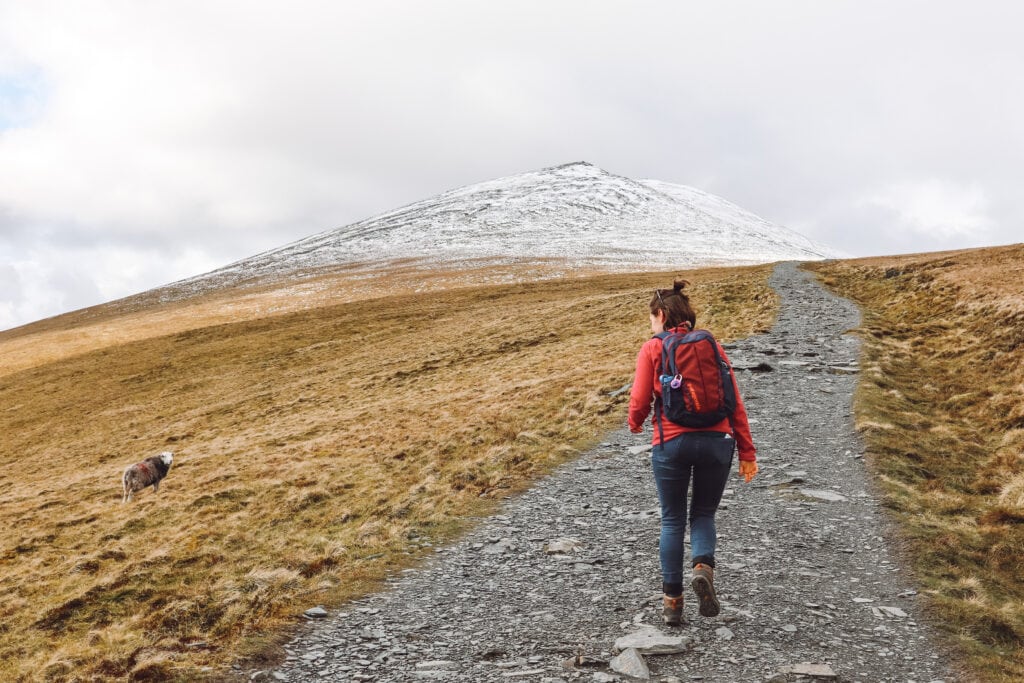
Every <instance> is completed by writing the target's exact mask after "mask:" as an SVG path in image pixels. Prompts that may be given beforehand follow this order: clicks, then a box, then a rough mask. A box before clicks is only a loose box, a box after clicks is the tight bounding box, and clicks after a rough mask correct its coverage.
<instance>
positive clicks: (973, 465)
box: [812, 245, 1024, 682]
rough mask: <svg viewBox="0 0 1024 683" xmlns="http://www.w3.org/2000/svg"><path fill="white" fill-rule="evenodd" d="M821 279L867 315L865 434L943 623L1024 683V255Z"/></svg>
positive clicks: (953, 255) (928, 258) (978, 666)
mask: <svg viewBox="0 0 1024 683" xmlns="http://www.w3.org/2000/svg"><path fill="white" fill-rule="evenodd" d="M812 267H813V269H815V270H816V271H817V272H818V273H819V275H820V277H822V279H823V280H824V281H825V283H826V284H828V285H829V286H831V287H832V288H834V289H836V290H837V291H838V292H839V293H841V294H843V295H844V296H847V297H849V298H851V299H853V300H855V301H857V302H858V303H859V304H860V305H861V306H862V308H863V311H864V314H865V318H864V323H863V326H862V329H861V332H862V336H863V338H864V341H865V348H864V359H863V362H862V365H863V368H864V376H863V379H862V382H861V385H860V387H859V389H858V393H857V396H856V413H857V420H858V425H859V427H860V429H861V430H862V432H863V434H864V437H865V439H866V442H867V447H868V451H869V454H870V462H871V464H872V466H873V468H874V469H875V471H876V473H877V474H878V475H879V476H880V478H881V479H882V481H883V485H884V487H885V491H886V495H887V501H886V502H887V504H888V505H889V506H890V507H891V508H892V509H894V510H895V511H896V513H897V515H898V517H899V519H900V521H901V523H902V526H903V528H904V529H905V531H906V534H907V537H908V539H909V541H910V550H911V555H912V557H913V560H914V562H915V568H916V571H917V574H918V577H919V579H920V581H921V583H922V585H923V586H924V587H925V588H926V589H927V591H928V593H929V595H930V607H931V609H932V611H933V613H934V615H935V616H937V620H936V621H937V622H938V623H939V624H940V625H941V626H943V627H944V628H945V629H947V630H948V632H949V634H950V638H951V640H952V642H954V643H955V645H956V647H957V648H958V649H959V651H960V653H961V655H962V656H963V658H964V659H965V661H966V662H967V663H968V664H969V665H970V666H971V668H972V669H973V671H974V672H976V674H977V675H978V677H979V678H980V679H981V680H985V681H998V682H1009V681H1021V680H1024V649H1022V643H1024V245H1014V246H1009V247H1001V248H993V249H982V250H972V251H962V252H949V253H941V254H923V255H913V256H902V257H885V258H873V259H860V260H855V261H841V262H832V263H828V264H822V265H816V266H812Z"/></svg>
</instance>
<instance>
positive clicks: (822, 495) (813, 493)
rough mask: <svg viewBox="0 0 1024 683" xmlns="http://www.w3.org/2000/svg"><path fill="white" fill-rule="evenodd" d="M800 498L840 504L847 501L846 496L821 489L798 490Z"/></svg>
mask: <svg viewBox="0 0 1024 683" xmlns="http://www.w3.org/2000/svg"><path fill="white" fill-rule="evenodd" d="M798 491H799V493H800V495H801V496H806V497H807V498H814V499H815V500H825V501H828V502H830V503H842V502H844V501H847V500H849V499H848V498H847V497H846V496H844V495H842V494H841V493H836V492H835V491H825V490H823V489H798Z"/></svg>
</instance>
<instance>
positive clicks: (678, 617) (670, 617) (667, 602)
mask: <svg viewBox="0 0 1024 683" xmlns="http://www.w3.org/2000/svg"><path fill="white" fill-rule="evenodd" d="M663 604H664V607H663V608H662V610H661V616H662V618H663V619H664V620H665V625H666V626H679V625H680V624H681V623H683V596H682V595H680V596H679V597H677V598H670V597H669V596H667V595H666V596H665V598H664V602H663Z"/></svg>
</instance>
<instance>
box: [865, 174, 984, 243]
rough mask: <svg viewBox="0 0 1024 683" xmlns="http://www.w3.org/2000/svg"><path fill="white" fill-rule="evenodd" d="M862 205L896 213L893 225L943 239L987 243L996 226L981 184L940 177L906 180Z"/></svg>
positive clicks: (896, 227) (894, 227) (918, 233)
mask: <svg viewBox="0 0 1024 683" xmlns="http://www.w3.org/2000/svg"><path fill="white" fill-rule="evenodd" d="M862 206H867V207H875V208H879V209H883V210H886V211H889V212H891V213H893V214H894V215H895V216H897V217H898V224H897V225H893V226H891V227H892V228H893V229H897V230H907V231H910V232H912V233H915V234H917V235H922V236H925V237H938V238H939V239H941V240H950V239H953V238H961V237H962V238H966V239H967V240H968V241H969V242H970V244H972V245H974V244H985V243H986V241H987V240H988V239H989V238H990V236H991V235H990V233H991V231H992V227H993V221H992V219H991V217H990V216H989V214H988V210H989V202H988V197H987V195H986V193H985V191H984V190H983V189H982V188H981V187H980V186H977V185H971V186H967V187H962V186H960V185H957V184H955V183H951V182H945V181H941V180H936V179H929V180H923V181H918V182H913V183H903V184H900V185H896V186H893V187H889V188H886V189H884V190H882V191H880V192H878V193H877V194H874V195H872V196H870V197H868V198H866V199H865V200H863V202H862Z"/></svg>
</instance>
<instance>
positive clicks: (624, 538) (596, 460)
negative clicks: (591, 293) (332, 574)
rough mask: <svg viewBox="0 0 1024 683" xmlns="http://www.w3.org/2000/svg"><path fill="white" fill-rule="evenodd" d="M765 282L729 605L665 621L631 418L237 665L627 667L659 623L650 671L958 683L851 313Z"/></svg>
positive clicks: (750, 377)
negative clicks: (911, 548)
mask: <svg viewBox="0 0 1024 683" xmlns="http://www.w3.org/2000/svg"><path fill="white" fill-rule="evenodd" d="M772 286H773V287H775V288H776V290H777V291H778V292H779V293H780V295H781V297H782V310H781V313H780V315H779V319H778V322H777V324H776V326H775V328H774V329H773V330H772V331H771V333H769V334H766V335H762V336H758V337H752V338H749V339H747V340H744V341H742V342H739V343H736V344H733V345H730V346H728V347H727V349H728V351H729V353H730V356H731V358H732V360H733V364H734V365H735V367H736V368H737V372H738V376H739V381H740V388H741V390H742V391H743V393H744V398H745V401H746V404H747V409H748V412H749V413H750V416H751V418H752V419H751V430H752V432H753V434H754V441H755V443H756V444H757V446H758V451H759V452H758V458H759V462H760V466H761V472H760V474H759V475H758V476H757V478H755V479H754V481H753V482H752V483H751V484H749V485H748V484H745V483H743V481H742V480H741V479H739V478H738V477H735V476H734V478H733V480H732V481H731V482H730V484H729V486H728V488H727V490H726V496H725V499H724V501H723V505H722V508H723V509H722V510H721V511H720V513H719V516H718V532H719V537H720V541H719V547H718V552H717V559H718V565H719V569H718V572H717V574H716V585H717V587H718V591H719V597H720V599H721V602H722V606H723V610H722V614H721V615H719V616H718V617H716V618H714V619H705V618H703V617H700V616H699V615H698V614H697V609H696V600H694V599H692V593H691V594H689V595H688V596H687V597H688V600H687V604H686V608H685V613H686V616H687V618H688V620H689V623H687V624H684V625H683V626H682V627H680V628H668V627H663V626H662V624H661V604H660V598H661V596H660V587H661V582H660V575H659V569H658V552H657V543H658V503H657V496H656V494H655V490H654V482H653V476H652V474H651V472H650V462H649V448H648V447H647V444H649V443H650V434H649V433H648V434H646V435H645V436H644V437H643V438H641V437H639V436H634V435H631V434H629V433H628V431H626V430H622V431H619V432H615V433H613V434H610V435H609V436H608V438H607V441H606V442H605V443H603V444H601V445H600V446H599V447H597V448H596V449H594V450H592V451H591V452H588V453H586V454H585V455H583V456H582V457H581V458H579V459H578V460H576V461H575V462H572V463H570V464H567V465H565V466H563V467H562V468H560V469H559V470H557V471H556V472H555V473H554V474H553V475H552V476H550V477H547V478H545V479H544V480H542V481H540V482H538V483H537V485H536V486H534V487H533V488H532V489H531V490H530V491H528V492H526V493H525V494H523V495H521V496H518V497H516V498H515V499H512V500H510V501H509V502H508V503H507V505H506V506H505V508H504V509H503V511H502V514H500V515H497V516H494V517H492V518H489V519H487V520H484V521H483V523H481V524H480V525H479V526H478V527H477V528H476V529H475V530H474V531H473V532H472V533H471V534H469V535H467V536H466V537H465V538H464V539H462V540H461V541H460V542H459V543H457V544H455V545H453V546H450V547H446V548H443V549H438V551H437V554H436V556H435V557H434V558H433V559H432V561H430V562H428V563H427V564H426V565H425V566H423V567H421V568H418V569H413V570H408V571H406V572H405V573H403V574H402V575H400V576H398V577H396V578H395V579H394V580H393V581H392V582H391V584H390V586H389V587H388V589H387V590H386V591H384V592H382V593H379V594H376V595H372V596H369V597H367V598H365V599H363V600H359V601H356V602H354V603H352V604H350V605H348V606H346V607H345V608H344V609H343V611H341V612H338V613H334V614H331V615H329V616H327V617H326V618H324V619H322V620H313V619H311V620H310V623H309V625H308V626H305V627H303V629H301V631H300V633H299V635H298V637H297V638H296V640H295V641H294V642H292V643H291V644H290V645H288V646H287V648H286V650H287V652H288V657H287V660H286V661H285V662H284V663H283V664H282V665H281V666H279V667H277V668H275V669H273V670H269V671H258V672H256V671H247V672H241V671H239V674H240V677H242V676H244V677H245V678H252V679H256V680H281V681H311V680H312V681H316V680H328V681H350V680H351V681H420V680H425V679H433V680H444V681H508V680H525V681H548V682H549V683H553V682H554V681H572V680H581V681H610V680H619V679H620V678H621V679H622V680H629V679H627V678H626V677H625V676H624V675H622V674H619V673H616V672H615V670H613V668H612V667H611V666H610V662H611V660H612V659H613V658H615V657H616V655H617V654H618V648H622V649H625V648H626V647H627V646H628V643H626V642H622V641H619V639H621V638H623V636H627V635H630V634H634V633H638V634H639V635H640V636H642V637H645V638H646V640H647V641H648V642H649V641H651V640H652V636H654V635H657V632H661V633H662V634H664V635H666V636H669V637H670V639H669V641H667V642H670V643H671V644H670V645H668V646H664V645H663V646H662V649H667V650H672V651H674V652H673V653H672V654H659V655H651V654H647V655H643V657H642V659H643V660H644V661H639V660H637V659H635V658H634V659H633V661H632V663H633V665H634V666H638V667H642V666H643V665H644V664H646V667H648V668H649V671H650V677H651V679H652V680H660V681H666V682H667V681H709V682H710V681H723V682H725V681H728V682H735V681H743V682H745V681H772V682H773V683H781V682H782V681H798V680H838V681H862V682H864V683H869V682H870V683H874V682H878V681H900V682H906V681H917V682H919V683H924V682H926V681H937V680H945V681H951V680H954V679H953V678H952V677H951V674H950V671H949V668H948V664H947V662H945V661H944V658H943V656H942V654H941V653H942V651H941V650H940V649H938V648H937V645H936V642H935V639H934V636H933V634H932V633H931V632H930V630H929V628H928V627H927V626H926V624H925V623H924V622H923V621H922V615H921V610H920V609H919V606H918V597H917V595H916V593H915V592H914V590H913V589H912V587H911V585H910V583H909V578H908V577H907V576H905V575H904V573H903V571H902V570H901V569H900V567H899V565H898V560H897V557H896V555H895V553H894V552H893V551H892V550H890V544H889V541H888V540H887V536H886V532H885V529H886V528H887V526H888V522H887V520H886V518H885V515H884V514H883V511H882V509H881V507H880V504H879V501H878V497H877V495H876V492H875V491H874V489H873V487H872V485H871V483H870V482H869V479H868V476H867V473H866V471H865V467H864V464H863V459H862V451H863V447H862V446H861V444H860V442H859V440H858V438H857V436H856V434H855V432H854V428H853V420H852V416H851V396H852V392H853V389H854V386H855V384H856V381H857V365H856V359H857V354H858V342H857V340H856V339H854V338H853V337H850V336H844V332H845V331H847V330H849V329H850V328H853V327H855V326H856V325H857V324H858V313H857V311H856V308H855V307H854V306H853V305H852V304H851V303H849V302H848V301H845V300H842V299H838V298H836V297H834V296H832V295H830V294H828V293H827V292H825V291H824V290H822V289H821V288H820V287H819V286H818V285H817V284H816V283H815V282H814V281H813V279H812V278H811V276H810V275H808V274H806V273H804V272H802V271H800V270H799V269H798V268H797V267H796V266H795V265H793V264H782V265H780V266H779V267H778V268H777V269H776V271H775V273H774V275H773V277H772ZM623 422H625V415H623ZM734 466H735V465H734ZM311 607H312V605H311ZM617 641H619V643H618V648H617V646H616V643H617ZM641 651H642V650H641ZM631 655H632V652H630V651H627V655H626V656H624V657H619V658H618V659H616V668H621V666H624V665H626V664H627V661H626V660H629V659H630V656H631ZM633 671H634V673H637V674H641V675H642V673H643V670H642V668H637V669H633Z"/></svg>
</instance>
